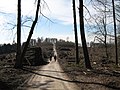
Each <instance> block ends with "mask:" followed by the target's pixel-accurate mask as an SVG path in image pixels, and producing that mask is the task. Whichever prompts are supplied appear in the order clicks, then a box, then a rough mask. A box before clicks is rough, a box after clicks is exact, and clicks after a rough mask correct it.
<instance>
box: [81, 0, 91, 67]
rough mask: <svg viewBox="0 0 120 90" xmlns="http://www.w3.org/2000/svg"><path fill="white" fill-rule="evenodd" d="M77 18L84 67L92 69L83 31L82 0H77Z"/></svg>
mask: <svg viewBox="0 0 120 90" xmlns="http://www.w3.org/2000/svg"><path fill="white" fill-rule="evenodd" d="M79 17H80V33H81V41H82V47H83V52H84V58H85V67H86V68H87V69H92V67H91V64H90V60H89V55H88V50H87V44H86V38H85V31H84V19H83V18H84V17H83V0H79Z"/></svg>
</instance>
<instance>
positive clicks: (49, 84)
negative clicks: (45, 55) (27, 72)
mask: <svg viewBox="0 0 120 90" xmlns="http://www.w3.org/2000/svg"><path fill="white" fill-rule="evenodd" d="M19 88H20V87H19ZM20 90H80V89H79V88H78V87H77V85H76V84H75V83H74V82H72V81H71V80H70V79H69V78H68V77H67V75H66V74H65V72H64V71H63V70H62V69H61V67H60V65H59V63H58V61H55V60H54V58H52V61H51V62H50V63H49V64H47V65H45V66H43V67H42V68H40V69H39V70H37V71H36V72H35V74H33V75H32V76H31V77H30V79H29V80H28V82H27V83H26V84H25V85H24V86H22V87H21V88H20Z"/></svg>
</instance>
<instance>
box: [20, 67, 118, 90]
mask: <svg viewBox="0 0 120 90" xmlns="http://www.w3.org/2000/svg"><path fill="white" fill-rule="evenodd" d="M22 70H24V71H28V72H30V73H33V74H36V75H39V76H45V77H49V78H53V79H57V80H61V81H65V82H70V83H76V84H77V83H81V84H95V85H101V86H105V87H107V88H111V89H116V90H120V87H116V86H112V85H107V84H102V83H97V82H83V81H77V80H76V81H75V80H74V81H73V80H67V79H63V78H59V77H54V76H50V75H45V74H40V73H37V72H34V71H32V70H30V69H28V68H25V67H24V68H23V69H22ZM40 71H47V72H48V71H49V72H59V71H50V70H40ZM60 73H65V72H60Z"/></svg>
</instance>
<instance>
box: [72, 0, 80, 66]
mask: <svg viewBox="0 0 120 90" xmlns="http://www.w3.org/2000/svg"><path fill="white" fill-rule="evenodd" d="M73 18H74V32H75V44H76V64H79V62H80V61H79V48H78V35H77V21H76V9H75V0H73Z"/></svg>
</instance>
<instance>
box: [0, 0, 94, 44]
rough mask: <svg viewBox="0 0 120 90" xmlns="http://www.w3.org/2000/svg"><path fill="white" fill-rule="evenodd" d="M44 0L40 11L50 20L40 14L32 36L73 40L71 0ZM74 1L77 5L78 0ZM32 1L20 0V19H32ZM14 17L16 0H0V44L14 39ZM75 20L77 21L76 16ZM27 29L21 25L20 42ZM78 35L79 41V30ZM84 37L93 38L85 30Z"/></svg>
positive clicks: (34, 7)
mask: <svg viewBox="0 0 120 90" xmlns="http://www.w3.org/2000/svg"><path fill="white" fill-rule="evenodd" d="M45 1H46V2H47V4H45V3H43V2H42V5H41V6H42V9H41V11H42V13H43V14H44V15H45V16H46V17H48V18H49V19H50V20H51V21H52V22H51V21H49V20H48V19H46V18H45V17H43V16H41V15H40V17H39V20H38V23H37V25H36V27H35V30H34V33H33V36H32V38H34V39H37V38H38V37H43V38H46V37H48V38H58V39H60V38H61V39H64V40H66V38H67V37H69V40H70V41H73V42H74V31H73V16H72V0H45ZM76 1H77V2H76V4H77V6H78V0H76ZM87 1H88V0H85V2H87ZM34 2H35V0H22V21H24V20H26V17H31V18H32V19H34V15H35V9H36V5H35V3H34ZM87 3H88V2H87ZM47 5H48V6H47ZM48 7H49V8H48ZM89 7H90V6H89ZM91 10H92V9H91ZM77 13H78V10H77ZM16 18H17V0H0V44H3V43H12V42H13V40H14V39H15V41H16V27H14V29H13V26H14V25H16V20H17V19H16ZM77 21H79V19H78V16H77ZM31 23H32V22H27V23H26V25H29V26H30V25H31ZM78 26H79V23H78ZM29 30H30V28H28V27H22V38H21V39H22V42H24V41H26V39H27V35H28V34H29ZM78 31H79V27H78ZM78 35H79V42H81V40H80V33H79V32H78ZM86 37H87V41H90V40H93V38H92V37H88V34H87V32H86Z"/></svg>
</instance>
